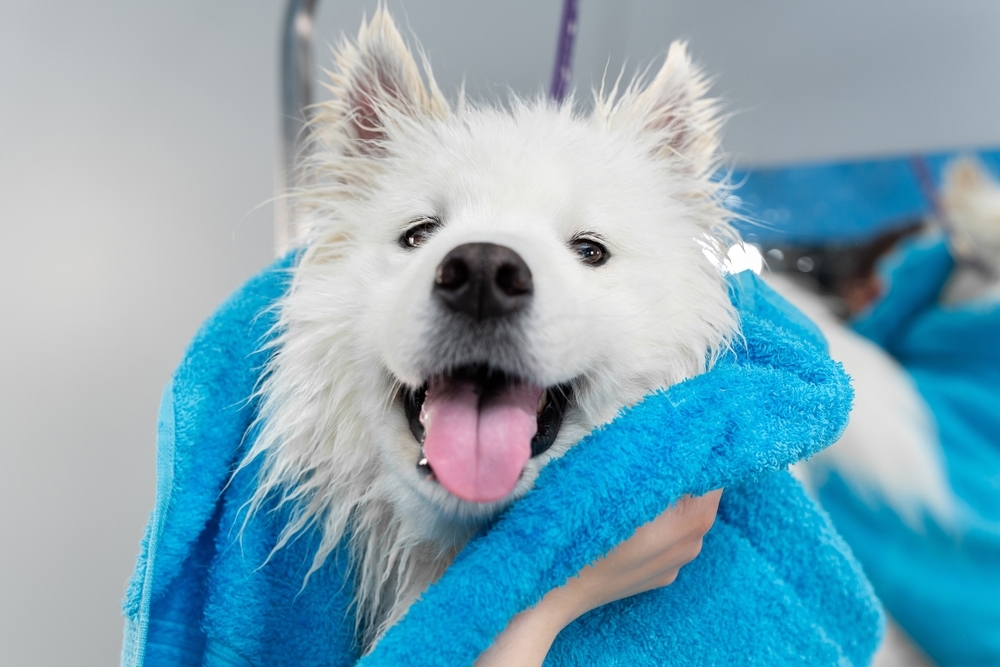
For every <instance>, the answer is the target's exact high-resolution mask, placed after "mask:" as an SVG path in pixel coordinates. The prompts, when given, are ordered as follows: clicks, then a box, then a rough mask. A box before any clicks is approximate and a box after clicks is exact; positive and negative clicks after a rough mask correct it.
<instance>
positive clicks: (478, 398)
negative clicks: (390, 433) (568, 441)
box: [403, 365, 571, 503]
mask: <svg viewBox="0 0 1000 667" xmlns="http://www.w3.org/2000/svg"><path fill="white" fill-rule="evenodd" d="M570 394H571V387H570V385H566V384H562V385H555V386H552V387H541V386H539V385H536V384H533V383H531V382H528V381H525V380H522V379H520V378H517V377H513V376H510V375H508V374H507V373H504V372H503V371H500V370H496V369H492V368H489V367H487V366H484V365H471V366H463V367H461V368H457V369H455V370H453V371H452V372H450V373H448V374H445V375H440V376H436V377H433V378H431V379H430V380H428V382H427V383H426V384H425V385H424V386H423V387H422V388H420V389H418V390H416V391H408V392H405V395H404V397H403V407H404V410H405V412H406V418H407V421H408V422H409V425H410V431H411V432H412V433H413V437H414V438H416V440H417V442H418V443H420V445H421V447H422V451H421V459H420V462H419V463H418V467H419V468H420V469H421V470H422V471H424V472H425V473H426V474H427V476H428V478H429V479H432V480H436V481H437V482H438V483H439V484H441V485H442V486H443V487H444V488H445V489H447V490H448V491H449V492H450V493H452V494H453V495H455V496H457V497H459V498H461V499H463V500H467V501H470V502H477V503H489V502H496V501H498V500H502V499H503V498H505V497H507V496H508V495H509V494H510V492H511V491H513V489H514V487H515V486H516V485H517V482H518V480H519V479H520V478H521V474H522V473H523V472H524V467H525V465H526V464H527V462H528V460H529V459H530V458H532V457H534V456H538V455H539V454H541V453H543V452H545V451H546V450H548V449H549V447H551V446H552V443H553V442H555V439H556V436H557V435H558V434H559V427H560V426H561V425H562V420H563V415H564V413H565V411H566V406H567V405H568V403H569V399H570Z"/></svg>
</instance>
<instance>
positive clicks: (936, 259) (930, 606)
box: [821, 239, 1000, 667]
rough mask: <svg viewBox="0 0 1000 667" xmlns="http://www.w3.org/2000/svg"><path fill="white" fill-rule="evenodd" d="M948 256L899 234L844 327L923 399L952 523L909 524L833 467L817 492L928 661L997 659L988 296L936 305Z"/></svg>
mask: <svg viewBox="0 0 1000 667" xmlns="http://www.w3.org/2000/svg"><path fill="white" fill-rule="evenodd" d="M952 266H953V261H952V259H951V256H950V255H949V252H948V248H947V246H946V244H945V243H944V242H943V241H941V240H940V239H931V240H920V241H915V242H912V243H910V244H908V245H906V246H905V247H904V248H902V249H901V251H900V252H898V253H896V254H895V255H894V256H891V257H890V258H889V261H888V262H887V263H886V264H885V266H883V267H882V270H883V274H884V275H883V279H884V281H885V283H886V285H887V286H888V290H887V291H886V294H885V296H884V297H883V298H882V299H881V300H880V301H879V302H878V303H877V304H876V305H875V307H874V308H872V309H871V310H870V312H868V313H866V314H865V315H864V316H863V317H862V318H861V319H860V320H858V321H857V322H855V323H854V327H855V329H856V330H857V331H858V332H859V333H862V334H863V335H865V336H867V337H868V338H870V339H871V340H873V341H874V342H876V343H878V344H880V345H882V346H884V347H885V348H886V349H887V350H888V351H889V352H890V353H892V354H893V355H894V356H895V357H896V358H897V359H898V360H899V361H900V362H901V363H902V364H903V366H904V367H905V368H906V369H907V370H908V371H909V372H910V374H911V375H912V376H913V380H914V381H915V382H916V385H917V388H918V389H919V391H920V393H921V395H922V396H923V398H924V400H925V401H926V402H927V404H928V406H929V407H930V409H931V412H932V413H933V415H934V418H935V421H936V422H937V429H938V435H939V438H940V442H941V447H942V450H943V452H944V455H945V463H946V465H947V468H948V475H949V478H950V481H951V484H952V486H953V487H954V489H955V492H956V494H957V495H958V497H959V499H960V500H961V502H962V503H963V504H964V508H963V511H964V514H963V516H962V517H961V525H960V526H959V528H958V529H957V530H953V529H949V530H944V529H942V528H941V527H939V526H937V525H934V524H933V522H932V521H931V520H930V519H929V518H928V520H927V525H926V527H925V530H923V531H922V532H914V531H913V530H912V529H910V528H909V527H907V525H906V524H904V523H903V522H902V521H901V520H900V518H899V517H898V516H897V515H896V514H894V513H893V512H892V511H891V510H890V509H888V508H887V507H885V506H879V505H876V506H871V505H869V504H866V503H864V502H862V501H860V500H859V499H858V498H856V497H855V496H853V495H852V494H851V492H850V490H849V489H848V487H847V485H846V484H844V482H843V480H841V479H840V478H838V477H836V476H834V477H833V478H832V479H831V481H830V482H829V483H828V484H827V485H826V486H825V487H824V488H823V489H822V490H821V498H822V501H823V505H824V507H825V508H826V509H827V510H828V511H829V512H830V514H831V516H832V518H833V520H834V523H835V525H836V526H837V528H838V530H840V531H841V533H842V534H843V535H844V537H845V539H846V540H847V541H848V542H849V543H850V545H851V547H852V548H853V549H854V552H855V554H856V555H857V557H858V559H859V560H860V561H861V563H862V564H863V566H864V568H865V571H866V572H867V574H868V575H869V577H871V580H872V583H873V584H874V586H875V590H876V591H877V592H878V594H879V597H880V598H881V599H882V601H883V602H884V603H885V606H886V608H887V609H888V611H889V612H890V613H891V614H892V615H893V616H894V617H895V618H896V619H897V620H898V621H899V622H900V624H901V625H902V626H903V628H904V629H906V631H907V632H908V633H909V634H910V635H911V636H912V637H913V638H914V639H915V640H916V641H917V642H918V643H919V644H920V645H921V646H922V647H923V648H924V650H926V651H927V653H928V654H929V655H930V656H931V657H932V658H933V659H934V660H935V661H936V662H937V663H938V664H939V665H942V667H952V666H971V665H1000V345H998V343H1000V304H997V303H993V304H988V303H983V302H980V303H975V302H970V303H966V304H963V305H961V306H944V305H941V304H939V302H938V294H939V292H940V290H941V287H942V286H943V285H944V283H945V281H946V280H947V277H948V275H949V272H950V270H951V268H952Z"/></svg>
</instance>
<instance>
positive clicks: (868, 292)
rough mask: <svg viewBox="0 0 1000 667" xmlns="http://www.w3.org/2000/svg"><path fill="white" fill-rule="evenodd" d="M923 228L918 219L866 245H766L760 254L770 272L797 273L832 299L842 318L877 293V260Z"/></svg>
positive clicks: (859, 309) (858, 308)
mask: <svg viewBox="0 0 1000 667" xmlns="http://www.w3.org/2000/svg"><path fill="white" fill-rule="evenodd" d="M924 227H925V223H924V221H923V220H921V219H916V220H909V221H905V222H902V223H900V224H898V225H896V226H894V227H893V228H892V229H890V230H889V231H886V232H883V233H882V234H879V235H878V236H876V237H874V238H872V239H871V240H869V241H867V242H866V243H831V244H822V245H820V244H816V245H768V246H765V247H764V248H763V249H762V250H761V252H762V254H763V255H764V260H765V261H766V262H767V266H768V268H769V269H770V270H771V271H773V272H774V273H791V274H793V275H795V274H797V275H798V276H799V277H800V278H801V279H803V280H807V281H808V282H809V283H810V285H811V286H812V287H813V288H814V289H815V290H816V291H818V292H819V293H820V294H822V295H824V296H830V297H834V305H835V307H836V309H837V310H838V313H837V314H838V315H840V316H841V317H845V318H846V317H849V316H851V315H853V314H855V313H857V312H859V311H861V310H863V309H864V308H865V307H866V306H867V305H868V304H869V303H871V302H872V301H874V300H875V299H876V298H878V296H879V294H881V292H882V285H881V284H880V283H879V279H878V275H877V274H876V272H875V266H876V264H877V263H878V260H879V258H881V257H882V256H883V255H885V254H886V253H888V252H889V251H890V250H892V249H893V248H894V247H895V246H896V244H897V243H899V242H900V241H901V240H903V239H904V238H906V237H908V236H912V235H914V234H917V233H919V232H920V231H922V230H923V229H924Z"/></svg>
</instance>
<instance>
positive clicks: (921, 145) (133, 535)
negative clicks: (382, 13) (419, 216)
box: [0, 0, 1000, 666]
mask: <svg viewBox="0 0 1000 667" xmlns="http://www.w3.org/2000/svg"><path fill="white" fill-rule="evenodd" d="M327 4H328V5H330V6H328V7H323V8H322V10H321V15H320V21H319V23H320V34H321V36H322V39H323V40H324V41H327V42H329V41H334V40H335V38H336V36H337V35H339V34H340V33H341V32H343V31H347V32H353V31H354V30H356V27H357V24H358V21H359V19H360V16H361V14H362V11H363V7H362V3H360V2H333V1H331V2H329V3H327ZM366 4H367V6H368V8H369V11H370V10H371V7H372V5H373V3H370V2H369V3H366ZM558 4H559V3H558V0H545V1H542V0H517V1H510V0H508V1H507V2H503V3H500V2H485V1H477V2H459V1H458V0H447V1H446V0H438V1H436V2H434V1H431V0H408V1H407V2H405V3H403V7H402V8H401V9H400V8H399V7H400V5H399V4H398V3H396V2H393V3H390V6H391V7H393V8H394V9H395V10H396V15H397V18H398V19H399V20H400V22H401V23H403V24H404V25H407V24H408V25H409V27H410V28H411V29H412V30H413V31H415V32H416V33H417V34H418V35H419V36H420V39H421V41H422V42H423V44H424V45H425V46H426V47H427V49H428V51H429V52H430V55H431V58H432V60H433V62H434V63H435V65H436V71H437V73H438V77H439V80H440V82H441V83H442V85H443V87H444V88H445V90H446V91H449V90H454V89H455V88H456V87H457V85H458V83H459V81H460V80H461V78H462V77H463V76H464V77H466V80H467V84H468V89H469V90H470V91H471V92H472V93H473V94H476V95H480V96H486V97H494V96H501V97H502V96H505V95H506V94H507V92H506V91H507V90H508V88H507V86H508V85H509V86H510V88H512V89H514V90H516V91H519V92H524V93H534V92H536V91H538V90H539V89H540V88H542V87H543V86H545V85H547V83H548V77H549V68H550V62H551V60H552V56H553V51H554V40H555V29H556V23H557V19H558V13H559V8H558ZM280 14H281V3H279V2H278V1H277V0H267V1H258V2H248V1H247V0H242V1H237V0H225V1H222V0H213V1H208V0H171V1H170V2H166V1H161V2H152V1H151V0H145V1H137V0H133V1H131V2H128V1H125V0H119V1H113V0H93V1H91V2H87V3H83V2H73V1H70V0H56V1H53V2H47V3H43V2H30V1H28V0H5V1H4V2H2V3H0V257H2V259H0V313H2V315H0V317H2V326H0V354H2V355H3V365H2V367H0V369H2V370H0V664H3V665H46V666H47V665H108V664H113V663H114V662H115V661H117V659H118V652H119V644H120V636H121V619H120V616H119V600H120V598H121V595H122V592H123V589H124V586H125V582H126V579H127V577H128V575H129V573H130V571H131V568H132V564H133V558H134V554H135V552H136V551H137V545H138V541H139V538H140V536H141V533H142V527H143V524H144V523H145V520H146V516H147V513H148V511H149V509H150V508H151V507H152V503H153V494H154V482H155V480H154V435H155V425H156V410H157V403H158V400H159V393H160V389H161V387H162V386H163V385H164V383H165V382H166V380H167V378H168V377H169V374H170V372H171V370H172V368H173V366H174V365H175V364H176V363H177V361H178V360H179V358H180V356H181V354H182V352H183V349H184V346H185V345H186V343H187V341H188V339H189V338H190V337H191V335H192V334H193V333H194V331H195V329H196V327H197V326H198V323H199V322H200V321H201V320H202V319H204V318H205V317H206V316H208V315H209V314H210V313H211V312H212V310H213V308H214V307H215V306H216V305H217V304H218V303H219V302H220V301H221V300H222V299H223V298H224V297H225V295H226V294H227V293H228V292H230V291H231V290H232V289H234V288H235V287H237V286H238V285H239V284H240V283H241V282H242V281H243V280H244V279H246V278H247V277H248V276H250V275H251V274H252V273H253V272H254V271H256V270H257V269H258V268H259V267H261V266H263V265H264V264H265V263H266V262H267V261H268V260H269V258H270V257H271V252H272V251H271V238H272V237H271V233H272V232H271V215H272V211H271V207H270V206H269V204H268V203H267V202H268V199H269V198H270V197H271V196H272V194H273V185H272V183H273V179H272V175H273V164H274V162H275V145H276V135H277V112H276V62H277V49H276V46H277V37H278V25H279V18H280ZM581 19H582V27H581V31H580V35H579V42H578V45H579V46H578V57H577V68H576V70H577V76H576V81H577V83H578V84H580V85H582V86H589V84H590V82H591V81H593V80H595V79H597V78H599V77H600V74H601V72H602V71H603V70H604V68H605V65H606V64H609V65H610V71H612V72H617V71H618V69H619V68H620V67H621V66H622V63H623V62H625V61H626V60H627V62H628V63H629V65H628V68H629V69H628V71H632V70H634V69H635V68H637V67H639V66H642V65H645V64H646V63H647V62H648V61H649V60H650V59H651V58H653V57H655V56H657V55H662V54H663V53H664V52H665V49H666V46H667V44H668V43H669V42H670V40H672V39H674V38H677V37H685V38H688V39H689V40H690V41H691V49H692V52H693V53H694V55H695V57H696V58H697V60H698V61H699V62H701V63H703V64H704V65H705V67H706V68H707V69H708V71H709V72H712V73H714V74H716V75H717V84H716V87H715V91H716V92H717V93H718V94H720V95H721V96H723V97H724V99H725V100H726V104H727V108H728V110H729V111H731V112H735V113H736V115H735V117H734V118H733V119H732V121H731V122H730V124H729V126H728V131H727V141H726V146H727V148H728V149H729V150H730V151H731V152H732V153H733V154H734V155H735V157H736V158H738V159H739V161H740V162H741V163H743V164H754V163H756V164H762V163H775V162H782V161H787V160H800V159H821V158H829V157H840V156H855V155H870V154H885V153H893V152H902V151H913V150H922V149H935V148H954V147H962V146H971V145H983V144H1000V123H998V122H997V119H996V114H997V110H998V109H1000V70H998V68H997V63H1000V39H998V37H1000V4H998V3H988V2H982V1H972V0H968V1H955V0H952V1H950V2H947V3H944V2H939V3H932V2H928V1H924V0H921V1H909V2H904V1H902V0H899V1H894V2H877V3H876V2H870V0H850V1H847V0H837V1H836V2H833V1H829V0H828V1H827V2H800V1H796V0H785V1H781V2H777V1H764V0H759V1H755V2H746V1H743V2H737V1H736V0H730V1H729V2H723V1H721V0H700V1H697V0H676V1H671V2H668V1H661V2H652V1H647V2H640V1H631V2H629V1H619V2H611V1H609V0H604V1H598V0H583V2H582V8H581ZM327 54H328V52H327V51H326V50H325V49H322V50H320V54H319V55H320V61H321V62H323V63H328V62H329V58H328V55H327Z"/></svg>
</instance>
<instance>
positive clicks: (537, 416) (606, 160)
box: [258, 12, 736, 523]
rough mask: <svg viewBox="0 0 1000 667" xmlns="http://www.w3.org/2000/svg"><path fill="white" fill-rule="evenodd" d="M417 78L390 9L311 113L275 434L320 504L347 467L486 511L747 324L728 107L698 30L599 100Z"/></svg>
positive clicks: (469, 514)
mask: <svg viewBox="0 0 1000 667" xmlns="http://www.w3.org/2000/svg"><path fill="white" fill-rule="evenodd" d="M423 74H424V77H426V79H427V81H426V83H425V82H424V80H423V78H422V76H421V70H420V69H419V68H418V66H417V64H416V62H415V61H414V58H413V56H412V54H411V53H410V51H409V50H408V49H407V47H406V46H405V44H404V42H403V40H402V39H401V38H400V36H399V34H398V32H397V30H396V28H395V27H394V25H393V23H392V21H391V19H389V17H388V16H387V15H386V14H385V13H383V12H379V13H377V14H376V15H375V17H374V18H373V19H372V21H371V22H370V23H368V24H367V25H366V26H364V27H363V28H362V30H361V33H360V35H359V38H358V41H357V43H356V44H350V45H346V46H344V47H342V48H341V50H340V52H339V55H338V71H337V72H336V74H335V76H334V79H333V84H332V92H333V94H334V99H333V101H332V102H330V103H327V104H325V105H323V106H321V107H320V109H319V113H318V115H317V117H316V121H315V132H314V140H315V146H314V150H313V151H312V157H311V158H310V161H309V163H308V165H307V171H306V173H307V174H308V176H309V177H310V178H311V179H312V183H311V185H310V186H309V188H308V190H307V191H306V192H305V193H304V194H303V196H302V198H301V199H300V203H302V204H305V205H307V206H308V207H310V208H311V214H310V218H309V224H308V229H307V233H306V236H305V238H306V244H307V250H306V251H305V254H304V256H303V258H302V260H301V263H300V266H299V267H298V268H297V269H296V276H295V282H294V286H293V288H292V290H291V292H290V294H289V295H288V296H287V297H286V298H285V300H284V301H283V303H282V310H281V330H282V331H281V335H280V338H279V340H278V344H277V351H276V354H275V355H274V360H273V362H272V365H271V369H270V374H269V376H268V379H267V381H266V383H265V385H264V399H265V400H264V405H263V414H264V417H265V420H266V423H265V428H264V434H263V436H262V438H261V440H260V442H262V443H263V444H262V445H259V448H258V451H260V449H261V448H263V449H268V448H270V450H269V452H268V457H269V458H268V463H267V467H266V470H268V471H269V472H268V475H269V477H268V479H270V480H271V481H273V482H275V483H278V482H281V481H282V476H284V479H283V481H284V482H285V483H289V482H290V483H293V484H298V485H299V488H300V489H301V488H307V489H309V490H308V491H301V492H296V493H300V494H301V495H300V496H297V497H302V498H303V499H306V502H307V504H308V505H309V506H310V507H313V511H314V512H323V511H325V510H324V509H323V508H322V502H326V501H329V502H334V501H333V500H332V499H331V498H330V496H331V494H335V493H343V491H334V490H331V489H324V488H322V485H323V484H327V485H331V484H332V485H334V486H335V484H334V480H338V479H339V480H347V479H348V477H349V476H350V475H354V476H355V477H356V479H357V480H358V482H357V483H358V484H360V485H361V486H363V489H362V490H361V491H358V493H363V494H368V496H369V497H370V496H371V495H372V494H378V493H381V494H383V495H384V496H386V497H388V498H390V499H391V500H390V502H391V503H392V504H393V505H395V506H396V507H397V508H398V509H399V510H400V511H401V512H403V513H407V512H410V513H416V514H418V515H419V516H421V517H423V518H428V519H429V518H435V517H436V518H440V517H446V518H447V519H448V520H451V521H454V520H469V519H471V520H479V519H482V518H484V517H488V516H491V515H493V514H495V513H496V511H497V510H498V509H499V508H501V507H502V506H504V504H506V503H508V502H509V501H510V500H512V499H514V498H516V497H518V496H519V495H522V494H523V493H524V492H525V491H526V490H528V489H529V488H530V486H531V484H532V482H533V480H534V478H535V476H536V475H537V473H538V470H539V469H540V468H541V467H542V466H543V465H544V464H545V463H546V461H548V460H549V459H550V458H551V457H553V456H558V455H559V454H561V453H563V452H565V451H566V450H567V449H568V448H569V447H570V446H572V445H573V444H574V443H576V442H577V441H578V440H579V439H580V438H581V437H582V436H583V435H585V434H586V433H588V432H589V431H591V430H592V429H593V428H594V427H595V426H598V425H600V424H603V423H606V422H607V421H609V420H610V419H612V418H613V417H614V416H615V415H616V414H617V413H618V412H619V411H620V410H621V409H622V407H623V406H627V405H630V404H633V403H635V402H637V401H639V400H640V399H641V398H642V396H643V395H645V394H647V393H649V392H650V391H653V390H656V389H658V388H662V387H667V386H670V385H671V384H674V383H676V382H678V381H680V380H682V379H684V378H687V377H691V376H693V375H695V374H697V373H699V372H701V371H702V370H704V369H705V367H706V365H707V364H708V363H710V359H711V357H712V355H713V354H714V353H715V352H716V351H718V350H719V348H720V347H721V346H724V345H725V344H726V341H727V340H728V337H729V336H730V334H731V333H732V332H733V331H734V329H735V327H736V323H735V315H734V313H733V311H732V308H731V306H730V303H729V299H728V297H727V292H726V288H725V283H724V278H723V276H722V274H721V273H720V270H719V269H718V268H717V267H718V265H719V262H718V259H717V253H718V252H719V247H720V246H719V243H718V241H717V240H716V239H715V238H714V237H713V233H716V232H718V231H720V230H724V229H725V224H726V218H725V214H724V211H723V209H722V207H721V206H720V204H719V202H718V196H717V194H718V189H719V185H718V184H717V183H715V182H713V180H712V178H711V175H712V173H713V172H714V171H715V168H716V163H715V159H716V149H717V136H716V134H717V122H716V119H715V115H714V106H713V103H712V101H711V100H707V99H705V97H704V93H705V90H706V84H705V81H704V80H703V78H702V77H701V76H700V74H699V73H698V71H697V70H696V69H695V68H694V67H693V66H692V64H691V62H690V60H689V59H688V56H687V55H686V53H685V49H684V47H683V45H680V44H674V45H673V46H672V47H671V48H670V52H669V55H668V56H667V59H666V62H665V64H664V65H663V67H662V69H661V70H660V71H659V73H658V74H657V75H656V76H655V78H654V79H653V80H652V82H651V83H649V85H648V86H642V85H640V84H633V85H631V86H629V87H627V88H626V89H625V90H623V91H621V92H620V94H619V91H618V89H617V88H618V87H617V86H615V90H613V91H611V92H610V93H609V94H604V93H603V92H602V93H601V94H598V95H597V96H595V110H594V111H593V112H592V113H590V114H588V115H582V114H580V113H578V112H576V111H574V109H573V108H572V105H571V104H567V105H562V106H559V105H555V104H552V103H549V102H547V101H545V100H542V99H540V100H538V101H536V102H530V103H529V102H523V101H514V102H512V103H511V104H510V105H509V108H507V109H500V110H498V109H494V108H485V107H482V106H477V105H473V104H470V103H467V102H464V101H460V102H459V105H458V107H457V108H456V109H451V108H450V107H449V104H448V103H447V102H446V101H445V99H444V98H443V96H442V95H441V93H440V92H439V91H438V89H437V86H436V84H435V83H434V80H433V77H432V76H431V74H430V71H429V69H428V68H427V67H426V65H425V66H424V68H423ZM609 455H612V454H610V453H609ZM374 470H377V471H378V472H377V473H375V472H373V471H374ZM361 480H363V481H361ZM324 498H325V499H326V500H325V501H324V500H323V499H324ZM317 499H319V500H317ZM431 523H433V522H431Z"/></svg>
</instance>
